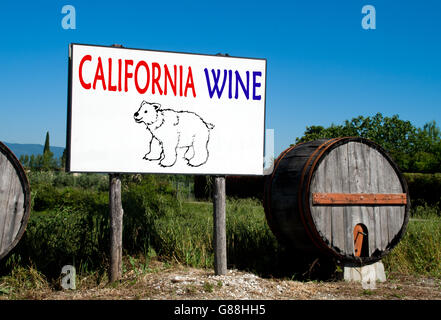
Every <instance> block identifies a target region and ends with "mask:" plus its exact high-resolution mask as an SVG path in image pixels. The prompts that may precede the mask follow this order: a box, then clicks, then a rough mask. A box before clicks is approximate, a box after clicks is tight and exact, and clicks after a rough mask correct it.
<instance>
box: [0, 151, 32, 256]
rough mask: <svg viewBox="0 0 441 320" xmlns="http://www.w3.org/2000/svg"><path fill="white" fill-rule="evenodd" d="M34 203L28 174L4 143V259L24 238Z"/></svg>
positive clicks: (0, 223)
mask: <svg viewBox="0 0 441 320" xmlns="http://www.w3.org/2000/svg"><path fill="white" fill-rule="evenodd" d="M30 203H31V196H30V188H29V182H28V178H27V176H26V173H25V171H24V170H23V167H22V166H21V164H20V162H19V161H18V159H17V158H16V157H15V155H14V154H13V153H12V151H11V150H9V148H8V147H6V146H5V145H4V144H3V143H2V142H0V260H1V259H2V258H4V257H5V256H6V255H7V254H8V253H9V252H10V251H11V250H12V249H13V248H14V247H15V245H16V244H17V243H18V241H19V240H20V238H21V237H22V235H23V233H24V231H25V229H26V225H27V222H28V219H29V214H30Z"/></svg>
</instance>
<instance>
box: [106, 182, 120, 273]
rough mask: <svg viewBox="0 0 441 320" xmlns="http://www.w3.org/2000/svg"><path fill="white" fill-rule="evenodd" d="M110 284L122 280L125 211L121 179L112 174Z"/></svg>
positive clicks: (110, 196) (110, 194) (110, 197)
mask: <svg viewBox="0 0 441 320" xmlns="http://www.w3.org/2000/svg"><path fill="white" fill-rule="evenodd" d="M109 180H110V181H109V182H110V191H109V207H110V212H109V213H110V270H109V280H110V282H114V281H117V280H119V279H120V278H121V269H122V227H123V209H122V202H121V179H120V175H119V174H110V175H109Z"/></svg>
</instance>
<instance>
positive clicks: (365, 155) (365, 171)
mask: <svg viewBox="0 0 441 320" xmlns="http://www.w3.org/2000/svg"><path fill="white" fill-rule="evenodd" d="M357 146H358V147H359V149H358V150H359V152H360V155H359V159H360V162H359V165H360V167H359V170H360V179H361V181H362V183H363V187H362V190H363V191H362V192H365V193H370V190H371V188H372V186H371V181H370V170H369V168H370V166H371V165H375V164H373V163H371V162H370V154H371V153H372V152H373V151H375V150H374V149H373V148H371V147H370V146H368V145H366V144H364V143H357ZM372 212H373V210H372V207H370V206H366V205H363V206H360V220H359V223H362V224H363V225H364V226H365V229H366V230H365V231H366V236H365V238H367V241H365V242H364V244H363V245H364V246H366V243H367V246H368V248H367V249H368V250H366V249H362V254H363V251H365V252H366V253H364V254H367V255H368V256H371V254H372V252H374V251H375V250H374V247H373V246H374V242H375V241H374V237H373V236H372V235H373V232H374V225H373V224H371V221H372V220H371V219H370V215H371V214H372ZM355 225H356V224H355V223H354V225H353V226H354V228H355ZM354 241H355V239H354Z"/></svg>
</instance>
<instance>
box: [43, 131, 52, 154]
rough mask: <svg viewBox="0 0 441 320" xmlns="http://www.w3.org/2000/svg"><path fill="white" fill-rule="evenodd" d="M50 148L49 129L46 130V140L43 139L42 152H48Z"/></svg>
mask: <svg viewBox="0 0 441 320" xmlns="http://www.w3.org/2000/svg"><path fill="white" fill-rule="evenodd" d="M49 151H51V150H50V146H49V131H47V132H46V140H45V141H44V149H43V154H45V153H46V152H49Z"/></svg>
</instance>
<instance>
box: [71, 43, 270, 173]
mask: <svg viewBox="0 0 441 320" xmlns="http://www.w3.org/2000/svg"><path fill="white" fill-rule="evenodd" d="M265 80H266V60H265V59H249V58H237V57H228V56H227V57H225V56H214V55H200V54H185V53H176V52H163V51H149V50H138V49H126V48H116V47H103V46H90V45H82V44H71V45H70V50H69V110H68V136H67V149H68V170H69V171H71V172H108V173H119V172H120V173H179V174H207V175H208V174H213V175H226V174H229V175H233V174H234V175H236V174H237V175H261V174H263V164H264V158H263V157H264V131H265V85H266V83H265Z"/></svg>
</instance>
